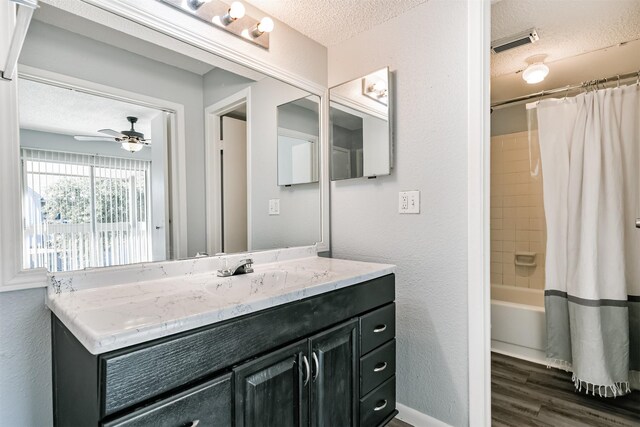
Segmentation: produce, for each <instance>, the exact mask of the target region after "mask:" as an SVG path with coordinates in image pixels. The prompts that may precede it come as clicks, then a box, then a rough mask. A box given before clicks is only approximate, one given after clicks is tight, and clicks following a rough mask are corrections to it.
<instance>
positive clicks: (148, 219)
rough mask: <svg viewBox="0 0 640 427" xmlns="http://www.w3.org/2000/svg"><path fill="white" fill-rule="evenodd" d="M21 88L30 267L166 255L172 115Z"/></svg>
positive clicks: (35, 86) (28, 84) (62, 267)
mask: <svg viewBox="0 0 640 427" xmlns="http://www.w3.org/2000/svg"><path fill="white" fill-rule="evenodd" d="M19 88H20V94H21V96H20V153H21V171H22V193H23V209H22V211H23V224H24V228H23V268H39V267H44V268H46V269H47V270H49V271H51V272H58V271H70V270H79V269H84V268H91V267H107V266H113V265H122V264H131V263H138V262H147V261H152V260H153V261H159V260H166V259H167V257H168V233H167V232H165V227H166V224H167V219H166V218H165V209H164V205H165V203H164V199H165V198H166V192H167V189H166V188H165V185H164V182H165V179H164V175H165V170H166V165H167V161H168V159H167V156H166V154H167V145H168V138H167V132H166V129H167V128H168V123H169V120H168V119H169V113H166V112H164V111H161V110H156V109H153V108H148V107H143V106H140V105H135V104H131V103H127V102H122V101H118V100H115V99H110V98H106V97H101V96H96V95H92V94H88V93H83V92H81V91H77V90H69V89H66V88H61V87H59V86H53V85H49V84H44V83H40V82H36V81H31V80H27V79H19ZM52 104H55V112H53V111H52V110H51V105H52ZM127 118H129V119H127ZM134 118H135V120H134ZM132 122H133V123H132ZM115 129H118V130H115ZM126 134H128V135H129V136H130V137H131V138H129V139H127V138H128V136H127V135H126ZM154 207H155V209H154Z"/></svg>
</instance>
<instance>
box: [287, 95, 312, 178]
mask: <svg viewBox="0 0 640 427" xmlns="http://www.w3.org/2000/svg"><path fill="white" fill-rule="evenodd" d="M319 105H320V97H318V96H316V95H311V96H307V97H305V98H301V99H297V100H295V101H291V102H287V103H286V104H282V105H279V106H278V185H284V186H290V185H293V184H308V183H311V182H318V153H319V150H318V146H319V140H320V116H319V111H320V108H319Z"/></svg>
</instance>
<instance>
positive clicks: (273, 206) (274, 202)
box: [269, 199, 280, 215]
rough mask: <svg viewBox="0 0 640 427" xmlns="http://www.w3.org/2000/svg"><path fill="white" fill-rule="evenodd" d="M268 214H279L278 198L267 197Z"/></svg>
mask: <svg viewBox="0 0 640 427" xmlns="http://www.w3.org/2000/svg"><path fill="white" fill-rule="evenodd" d="M269 215H280V199H269Z"/></svg>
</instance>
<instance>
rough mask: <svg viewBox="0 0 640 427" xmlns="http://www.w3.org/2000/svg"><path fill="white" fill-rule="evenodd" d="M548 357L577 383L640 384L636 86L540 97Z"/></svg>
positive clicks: (590, 387)
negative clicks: (566, 95) (545, 232)
mask: <svg viewBox="0 0 640 427" xmlns="http://www.w3.org/2000/svg"><path fill="white" fill-rule="evenodd" d="M537 116H538V132H539V141H540V155H541V160H542V170H543V176H544V183H543V185H544V205H545V206H544V207H545V217H546V222H547V255H546V257H547V258H546V285H545V286H546V287H545V310H546V318H547V358H548V359H549V360H550V361H553V362H555V363H560V364H562V365H564V366H565V367H566V368H567V369H570V370H572V371H573V378H574V382H575V385H576V388H577V389H578V390H582V391H586V392H588V393H591V394H598V395H600V396H619V395H622V394H626V393H628V392H630V391H631V389H638V388H640V229H636V228H635V218H636V217H638V216H640V215H639V214H640V207H639V206H640V196H639V194H640V173H639V170H640V86H638V85H632V86H626V87H620V88H611V89H602V90H594V91H589V92H586V93H583V94H580V95H578V96H576V97H574V98H566V99H563V100H553V99H550V100H545V101H541V102H540V103H539V104H538V108H537Z"/></svg>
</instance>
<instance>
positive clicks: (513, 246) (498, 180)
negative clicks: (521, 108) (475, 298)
mask: <svg viewBox="0 0 640 427" xmlns="http://www.w3.org/2000/svg"><path fill="white" fill-rule="evenodd" d="M532 138H534V140H533V143H534V145H535V143H536V141H535V138H537V134H536V133H533V134H532ZM529 152H530V150H529V134H528V132H518V133H512V134H508V135H500V136H494V137H492V138H491V283H492V284H494V285H508V286H520V287H526V288H535V289H543V288H544V274H545V273H544V263H545V245H546V243H545V236H546V224H545V221H544V205H543V199H542V172H541V170H540V169H539V167H538V171H539V174H538V175H537V176H532V173H531V170H532V169H533V170H534V171H536V169H535V168H536V166H539V165H537V163H536V161H535V152H536V151H535V147H534V149H533V151H532V152H533V153H534V154H533V156H532V157H533V158H534V161H533V162H532V163H533V166H532V165H531V164H530V163H531V162H530V154H529ZM516 251H523V252H535V253H536V254H537V256H536V263H537V266H536V267H521V266H516V265H515V262H514V257H515V253H516Z"/></svg>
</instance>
